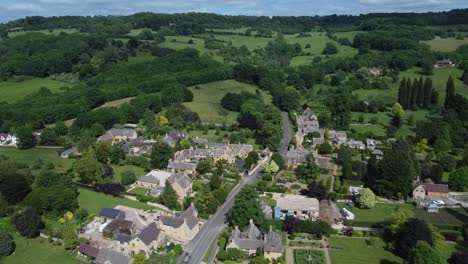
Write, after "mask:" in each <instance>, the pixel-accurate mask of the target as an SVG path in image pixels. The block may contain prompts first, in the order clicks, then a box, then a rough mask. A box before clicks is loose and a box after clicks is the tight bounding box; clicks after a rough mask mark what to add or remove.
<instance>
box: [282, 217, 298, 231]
mask: <svg viewBox="0 0 468 264" xmlns="http://www.w3.org/2000/svg"><path fill="white" fill-rule="evenodd" d="M300 223H301V220H299V218H297V217H296V216H294V215H286V217H285V218H284V222H283V230H284V231H286V232H288V234H292V233H295V232H296V231H297V229H298V228H299V224H300Z"/></svg>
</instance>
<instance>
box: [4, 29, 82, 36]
mask: <svg viewBox="0 0 468 264" xmlns="http://www.w3.org/2000/svg"><path fill="white" fill-rule="evenodd" d="M31 32H36V33H42V34H46V35H58V34H60V33H67V34H73V33H80V31H79V30H78V29H76V28H69V29H63V28H57V29H50V30H49V29H43V30H35V31H29V30H26V31H14V32H9V33H8V37H9V38H14V37H17V36H21V35H24V34H27V33H31ZM80 34H82V33H80Z"/></svg>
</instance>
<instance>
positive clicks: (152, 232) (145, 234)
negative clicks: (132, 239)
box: [138, 223, 161, 245]
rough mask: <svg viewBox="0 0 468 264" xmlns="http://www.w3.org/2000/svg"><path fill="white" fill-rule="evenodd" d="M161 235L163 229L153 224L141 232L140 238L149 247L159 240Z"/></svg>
mask: <svg viewBox="0 0 468 264" xmlns="http://www.w3.org/2000/svg"><path fill="white" fill-rule="evenodd" d="M160 234H161V229H159V228H158V227H157V225H156V223H151V224H149V225H148V226H147V227H146V228H145V229H143V230H142V231H141V233H140V234H139V235H138V238H139V239H140V240H141V241H142V242H143V243H145V244H146V245H149V244H151V242H153V241H154V240H157V239H158V237H159V235H160Z"/></svg>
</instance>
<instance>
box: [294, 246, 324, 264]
mask: <svg viewBox="0 0 468 264" xmlns="http://www.w3.org/2000/svg"><path fill="white" fill-rule="evenodd" d="M309 256H311V257H312V262H310V261H309V260H308V259H307V258H308V257H309ZM294 263H295V264H307V263H313V264H325V263H326V261H325V255H324V254H323V252H322V251H318V250H307V249H295V250H294Z"/></svg>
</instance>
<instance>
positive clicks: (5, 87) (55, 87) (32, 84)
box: [0, 78, 69, 103]
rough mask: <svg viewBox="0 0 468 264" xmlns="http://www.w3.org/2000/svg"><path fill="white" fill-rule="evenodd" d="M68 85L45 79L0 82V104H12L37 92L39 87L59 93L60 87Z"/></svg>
mask: <svg viewBox="0 0 468 264" xmlns="http://www.w3.org/2000/svg"><path fill="white" fill-rule="evenodd" d="M67 85H69V84H67V83H63V82H59V81H55V80H51V79H47V78H31V79H28V80H23V81H3V82H0V93H1V94H2V96H1V97H0V102H8V103H14V102H16V101H18V100H20V99H22V98H24V97H25V96H27V95H29V94H32V93H35V92H37V91H39V89H40V88H41V87H46V88H49V89H50V90H51V91H53V92H57V91H60V87H63V86H67Z"/></svg>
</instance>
